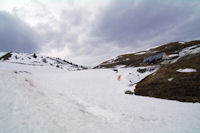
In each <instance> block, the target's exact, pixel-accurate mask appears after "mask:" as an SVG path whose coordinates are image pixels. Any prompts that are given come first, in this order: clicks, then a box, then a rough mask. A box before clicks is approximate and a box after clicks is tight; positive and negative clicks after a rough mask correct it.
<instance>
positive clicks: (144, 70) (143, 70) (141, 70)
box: [137, 68, 147, 73]
mask: <svg viewBox="0 0 200 133" xmlns="http://www.w3.org/2000/svg"><path fill="white" fill-rule="evenodd" d="M146 71H147V69H146V68H143V69H142V68H139V69H137V72H139V73H145V72H146Z"/></svg>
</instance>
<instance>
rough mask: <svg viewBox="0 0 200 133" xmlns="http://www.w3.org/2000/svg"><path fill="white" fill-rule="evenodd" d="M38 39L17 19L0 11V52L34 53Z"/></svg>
mask: <svg viewBox="0 0 200 133" xmlns="http://www.w3.org/2000/svg"><path fill="white" fill-rule="evenodd" d="M38 42H39V38H37V35H36V34H35V33H34V31H33V30H32V29H31V28H30V27H29V26H28V25H27V24H26V23H24V22H22V21H21V20H20V19H19V18H17V17H15V16H13V15H11V14H9V13H7V12H3V11H0V51H17V52H34V51H36V50H37V48H38V47H37V46H38Z"/></svg>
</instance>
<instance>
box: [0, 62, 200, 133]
mask: <svg viewBox="0 0 200 133" xmlns="http://www.w3.org/2000/svg"><path fill="white" fill-rule="evenodd" d="M137 69H138V68H129V69H119V71H118V73H116V72H114V71H113V70H111V69H107V70H106V69H100V70H82V71H67V70H62V69H56V68H53V67H50V66H43V67H41V66H27V65H21V64H11V63H6V62H3V63H2V62H1V63H0V75H1V76H0V97H1V100H0V133H27V132H30V133H94V132H95V133H105V132H106V133H108V132H109V133H110V132H112V133H122V132H123V133H133V132H134V133H144V132H145V133H159V132H165V133H188V132H190V133H198V132H199V131H200V126H199V125H200V104H199V103H181V102H177V101H169V100H161V99H155V98H147V97H141V96H135V95H125V94H124V90H125V89H126V88H128V86H127V85H128V83H129V79H132V80H133V81H134V82H138V81H137V79H138V80H141V78H143V77H144V76H145V74H144V75H138V74H137V73H136V70H137ZM130 73H134V74H130ZM119 75H121V78H120V80H118V76H119ZM131 76H132V77H131Z"/></svg>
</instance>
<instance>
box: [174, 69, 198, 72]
mask: <svg viewBox="0 0 200 133" xmlns="http://www.w3.org/2000/svg"><path fill="white" fill-rule="evenodd" d="M176 71H177V72H182V73H186V72H197V70H196V69H193V68H185V69H178V70H176Z"/></svg>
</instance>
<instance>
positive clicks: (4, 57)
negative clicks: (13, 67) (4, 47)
mask: <svg viewBox="0 0 200 133" xmlns="http://www.w3.org/2000/svg"><path fill="white" fill-rule="evenodd" d="M11 56H12V52H9V53H7V54H5V55H3V56H2V57H0V60H9V58H10V57H11Z"/></svg>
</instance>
